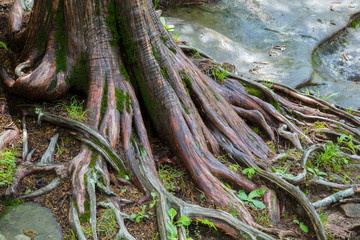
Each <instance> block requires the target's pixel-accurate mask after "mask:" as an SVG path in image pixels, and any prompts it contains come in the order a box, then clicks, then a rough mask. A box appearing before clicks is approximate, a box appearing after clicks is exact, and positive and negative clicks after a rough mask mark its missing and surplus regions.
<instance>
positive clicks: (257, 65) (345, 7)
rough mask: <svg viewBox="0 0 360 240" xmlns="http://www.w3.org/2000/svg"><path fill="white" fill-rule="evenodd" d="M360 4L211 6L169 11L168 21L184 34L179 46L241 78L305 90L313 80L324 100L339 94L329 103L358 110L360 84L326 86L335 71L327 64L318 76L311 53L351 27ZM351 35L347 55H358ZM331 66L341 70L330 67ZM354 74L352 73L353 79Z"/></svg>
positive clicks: (229, 0)
mask: <svg viewBox="0 0 360 240" xmlns="http://www.w3.org/2000/svg"><path fill="white" fill-rule="evenodd" d="M359 3H360V2H359V1H352V0H344V1H341V2H331V1H313V0H304V1H297V0H278V1H273V0H257V1H252V0H249V1H233V0H221V1H220V2H219V3H218V4H212V5H203V6H197V7H191V8H185V7H177V8H168V9H166V11H165V12H164V15H165V16H166V20H167V24H172V25H175V32H176V33H180V34H181V35H180V37H179V40H180V41H185V42H187V43H188V44H189V45H191V46H194V47H197V48H199V49H200V50H202V51H204V52H206V53H208V55H210V56H211V57H213V58H214V59H215V60H217V61H221V62H228V63H231V64H234V65H235V66H236V71H237V73H238V74H239V75H241V76H243V77H246V78H250V79H253V80H265V81H274V82H278V83H282V84H285V85H288V86H290V87H302V86H304V85H305V84H306V83H309V82H310V80H312V79H313V80H314V81H313V84H316V85H317V86H319V87H318V88H316V89H311V91H313V92H314V91H315V93H317V91H319V96H320V98H321V97H322V96H324V98H325V97H326V96H328V95H329V94H330V93H332V92H339V91H340V94H338V95H336V96H334V97H332V98H330V99H329V100H330V101H331V100H333V102H336V103H338V104H341V105H343V106H345V107H348V106H352V107H353V109H355V108H357V107H358V106H359V102H360V97H359V96H358V94H356V92H359V91H360V85H359V83H358V82H355V81H344V82H345V83H344V84H342V83H341V84H338V83H337V82H334V81H331V80H329V81H328V79H327V78H325V77H324V74H323V72H326V71H330V70H331V71H332V69H331V68H330V66H328V63H327V62H326V61H323V62H321V65H323V66H324V67H325V70H324V71H322V72H321V73H318V74H315V73H316V71H314V67H313V53H314V51H315V50H316V49H317V46H319V45H320V44H322V43H324V42H327V41H330V40H331V39H330V37H331V36H333V35H334V34H335V33H336V32H339V31H340V30H342V29H343V28H344V27H346V26H347V24H348V23H349V22H351V17H352V16H353V15H354V14H355V13H356V12H359V11H360V9H359ZM351 34H352V36H350V37H349V38H348V39H354V41H353V40H351V41H352V43H350V44H349V48H351V50H350V49H349V50H348V51H350V52H354V51H355V52H356V51H357V52H359V50H358V48H356V46H357V45H356V43H358V41H357V42H355V40H359V39H358V38H359V37H357V35H356V36H355V35H354V31H352V32H351ZM349 41H350V40H349ZM338 52H339V53H341V54H340V56H338V55H339V53H338V54H335V58H336V56H338V57H339V58H340V57H341V56H342V54H343V53H342V52H343V51H342V50H339V51H338ZM348 53H349V52H348ZM355 55H356V54H352V53H349V54H347V56H349V58H350V60H352V62H351V63H350V61H349V62H348V64H349V65H350V64H352V65H353V66H355V65H358V64H356V63H357V61H355V59H357V57H355ZM323 59H324V60H325V59H330V57H329V58H323ZM321 61H322V59H321ZM332 65H333V66H337V65H338V64H337V63H336V62H332ZM316 70H319V69H316ZM356 70H357V69H355V68H354V71H356ZM354 71H352V70H351V71H350V72H351V74H353V73H354ZM351 74H348V75H349V76H350V75H351ZM353 75H354V74H353ZM313 76H315V77H313ZM324 78H325V79H324ZM354 79H356V76H355V77H354ZM337 80H338V79H337ZM328 82H329V83H328Z"/></svg>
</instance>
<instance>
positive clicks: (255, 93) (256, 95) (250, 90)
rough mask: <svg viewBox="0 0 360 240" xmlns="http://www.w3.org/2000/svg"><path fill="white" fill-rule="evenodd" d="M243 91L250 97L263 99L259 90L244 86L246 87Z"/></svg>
mask: <svg viewBox="0 0 360 240" xmlns="http://www.w3.org/2000/svg"><path fill="white" fill-rule="evenodd" d="M245 90H246V91H247V92H248V93H249V94H251V95H253V96H255V97H258V98H263V97H264V94H263V92H262V91H260V90H259V89H255V88H252V87H249V86H246V87H245Z"/></svg>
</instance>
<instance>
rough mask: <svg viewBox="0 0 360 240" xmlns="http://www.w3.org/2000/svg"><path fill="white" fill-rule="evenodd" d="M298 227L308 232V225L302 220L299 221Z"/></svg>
mask: <svg viewBox="0 0 360 240" xmlns="http://www.w3.org/2000/svg"><path fill="white" fill-rule="evenodd" d="M300 229H301V230H303V231H304V232H306V233H307V232H309V229H308V227H307V226H306V225H305V224H304V223H303V222H301V223H300Z"/></svg>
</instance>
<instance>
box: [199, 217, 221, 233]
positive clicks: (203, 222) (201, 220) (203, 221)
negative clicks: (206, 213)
mask: <svg viewBox="0 0 360 240" xmlns="http://www.w3.org/2000/svg"><path fill="white" fill-rule="evenodd" d="M196 220H198V221H199V222H201V223H202V224H205V225H208V226H209V227H210V228H214V229H215V231H217V228H216V227H215V225H214V223H213V222H211V221H209V220H207V219H200V218H197V219H196Z"/></svg>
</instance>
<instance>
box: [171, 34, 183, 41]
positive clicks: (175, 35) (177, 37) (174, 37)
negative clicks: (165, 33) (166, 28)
mask: <svg viewBox="0 0 360 240" xmlns="http://www.w3.org/2000/svg"><path fill="white" fill-rule="evenodd" d="M171 36H172V38H173V39H174V40H175V41H177V40H179V37H180V36H181V33H176V34H171Z"/></svg>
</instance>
